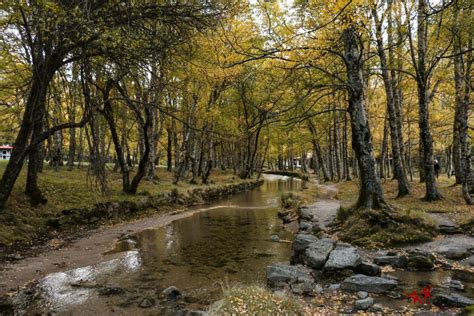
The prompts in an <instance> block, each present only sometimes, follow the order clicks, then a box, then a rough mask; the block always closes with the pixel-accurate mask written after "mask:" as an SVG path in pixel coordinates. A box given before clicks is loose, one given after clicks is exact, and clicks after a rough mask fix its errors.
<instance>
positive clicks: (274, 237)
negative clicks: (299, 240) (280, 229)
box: [270, 235, 280, 242]
mask: <svg viewBox="0 0 474 316" xmlns="http://www.w3.org/2000/svg"><path fill="white" fill-rule="evenodd" d="M270 240H271V241H274V242H279V241H280V237H278V235H271V236H270Z"/></svg>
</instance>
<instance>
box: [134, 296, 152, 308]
mask: <svg viewBox="0 0 474 316" xmlns="http://www.w3.org/2000/svg"><path fill="white" fill-rule="evenodd" d="M153 305H155V300H154V299H152V298H144V299H143V300H142V301H141V302H140V304H139V305H138V306H139V307H141V308H150V307H152V306H153Z"/></svg>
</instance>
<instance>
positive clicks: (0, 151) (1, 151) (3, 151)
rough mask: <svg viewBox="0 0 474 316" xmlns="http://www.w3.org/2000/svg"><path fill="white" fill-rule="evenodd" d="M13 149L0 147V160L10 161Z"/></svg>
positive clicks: (5, 146) (6, 146) (7, 146)
mask: <svg viewBox="0 0 474 316" xmlns="http://www.w3.org/2000/svg"><path fill="white" fill-rule="evenodd" d="M12 149H13V147H12V146H10V145H1V146H0V160H10V156H11V154H12Z"/></svg>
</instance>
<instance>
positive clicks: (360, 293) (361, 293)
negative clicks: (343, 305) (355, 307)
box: [357, 291, 369, 299]
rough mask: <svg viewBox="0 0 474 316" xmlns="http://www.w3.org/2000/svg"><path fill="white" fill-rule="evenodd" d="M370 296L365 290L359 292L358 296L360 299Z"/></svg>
mask: <svg viewBox="0 0 474 316" xmlns="http://www.w3.org/2000/svg"><path fill="white" fill-rule="evenodd" d="M368 296H369V293H367V292H364V291H359V292H357V297H358V298H359V299H364V298H367V297H368Z"/></svg>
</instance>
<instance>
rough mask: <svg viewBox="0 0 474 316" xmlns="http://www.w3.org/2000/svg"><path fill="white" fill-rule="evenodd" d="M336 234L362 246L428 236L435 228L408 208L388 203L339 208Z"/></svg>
mask: <svg viewBox="0 0 474 316" xmlns="http://www.w3.org/2000/svg"><path fill="white" fill-rule="evenodd" d="M338 220H339V223H340V225H339V227H340V232H339V237H340V238H341V239H342V240H344V241H347V242H350V243H352V244H355V245H358V246H364V247H383V246H396V245H401V244H407V243H413V242H421V241H428V240H431V239H432V238H433V237H435V236H436V234H437V228H436V226H435V225H434V224H432V223H430V222H429V221H428V220H427V219H425V218H423V217H422V216H420V215H418V214H412V213H411V212H410V211H404V210H399V209H396V208H393V207H392V206H389V205H387V207H384V208H381V209H377V210H374V209H366V208H351V209H348V210H344V209H341V210H339V212H338Z"/></svg>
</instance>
